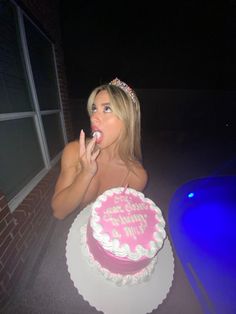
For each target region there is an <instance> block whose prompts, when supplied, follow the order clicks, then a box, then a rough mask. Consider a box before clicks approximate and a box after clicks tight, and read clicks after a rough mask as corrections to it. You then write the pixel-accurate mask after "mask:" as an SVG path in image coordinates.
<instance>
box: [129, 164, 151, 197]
mask: <svg viewBox="0 0 236 314" xmlns="http://www.w3.org/2000/svg"><path fill="white" fill-rule="evenodd" d="M130 169H131V171H130V175H129V186H130V187H132V188H134V189H135V190H138V191H143V190H144V188H145V186H146V184H147V181H148V174H147V171H146V170H145V168H144V167H143V165H142V164H141V163H140V162H136V161H135V162H133V163H132V164H131V167H130Z"/></svg>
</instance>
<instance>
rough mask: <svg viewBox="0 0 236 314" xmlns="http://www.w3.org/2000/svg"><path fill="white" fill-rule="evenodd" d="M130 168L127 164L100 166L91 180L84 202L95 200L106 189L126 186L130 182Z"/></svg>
mask: <svg viewBox="0 0 236 314" xmlns="http://www.w3.org/2000/svg"><path fill="white" fill-rule="evenodd" d="M128 173H129V171H128V168H127V167H126V166H113V165H109V164H108V165H103V166H101V167H99V168H98V171H97V173H96V175H95V176H94V177H93V179H92V180H91V182H90V184H89V186H88V189H87V191H86V194H85V195H84V198H83V203H84V204H88V203H91V202H93V201H94V200H95V199H96V198H97V197H98V196H99V195H100V194H102V193H103V192H104V191H106V190H108V189H111V188H115V187H119V186H125V185H126V184H127V183H128V182H126V179H128Z"/></svg>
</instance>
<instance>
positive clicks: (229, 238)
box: [168, 176, 236, 314]
mask: <svg viewBox="0 0 236 314" xmlns="http://www.w3.org/2000/svg"><path fill="white" fill-rule="evenodd" d="M189 191H194V192H189ZM186 196H188V197H186ZM193 196H194V197H193ZM168 223H169V229H170V235H171V239H172V243H173V245H174V247H175V249H176V252H177V255H178V257H179V259H180V261H181V263H182V265H183V268H184V270H185V273H186V275H187V277H188V279H189V282H190V284H191V285H192V288H193V290H194V292H195V294H196V295H197V297H198V299H199V301H200V303H201V305H202V309H203V311H204V313H206V314H212V313H216V314H222V313H224V314H233V313H236V176H218V177H209V178H201V179H196V180H193V181H190V182H187V183H186V184H184V185H183V186H182V187H180V188H179V189H178V190H177V191H176V193H175V194H174V196H173V197H172V200H171V203H170V207H169V213H168Z"/></svg>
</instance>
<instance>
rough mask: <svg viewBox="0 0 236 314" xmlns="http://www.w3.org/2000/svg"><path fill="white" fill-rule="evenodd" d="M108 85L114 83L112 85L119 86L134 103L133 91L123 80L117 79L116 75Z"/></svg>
mask: <svg viewBox="0 0 236 314" xmlns="http://www.w3.org/2000/svg"><path fill="white" fill-rule="evenodd" d="M109 85H114V86H117V87H119V88H121V89H122V90H123V91H124V92H125V93H126V94H128V95H129V96H130V97H131V99H132V101H133V103H136V96H135V93H134V91H133V90H132V88H131V87H129V85H127V84H126V83H125V82H122V81H121V80H119V79H118V78H117V77H116V78H115V79H114V80H112V81H111V82H110V83H109Z"/></svg>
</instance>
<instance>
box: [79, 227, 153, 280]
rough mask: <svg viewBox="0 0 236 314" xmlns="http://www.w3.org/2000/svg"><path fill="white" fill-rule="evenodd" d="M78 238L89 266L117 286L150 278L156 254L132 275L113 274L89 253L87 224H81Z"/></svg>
mask: <svg viewBox="0 0 236 314" xmlns="http://www.w3.org/2000/svg"><path fill="white" fill-rule="evenodd" d="M80 240H81V242H80V243H81V251H82V254H83V255H84V257H85V258H86V259H87V261H88V263H89V265H90V266H91V267H96V268H97V270H98V271H99V272H100V273H101V274H102V275H103V276H104V277H105V279H107V280H109V281H111V282H113V283H114V284H116V285H117V286H125V285H130V286H132V285H136V284H139V283H141V282H144V281H148V280H149V279H150V276H151V274H152V273H153V270H154V268H155V265H156V262H157V256H155V257H154V258H153V259H152V260H151V262H150V263H149V264H148V265H147V266H146V267H145V268H143V269H142V270H141V271H139V272H137V273H135V274H132V275H121V274H114V273H112V272H110V271H109V270H108V269H106V268H104V267H102V266H101V265H100V263H99V262H98V261H96V260H95V259H94V257H93V255H92V254H91V253H90V251H89V247H88V245H87V224H85V225H83V226H82V227H81V228H80Z"/></svg>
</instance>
